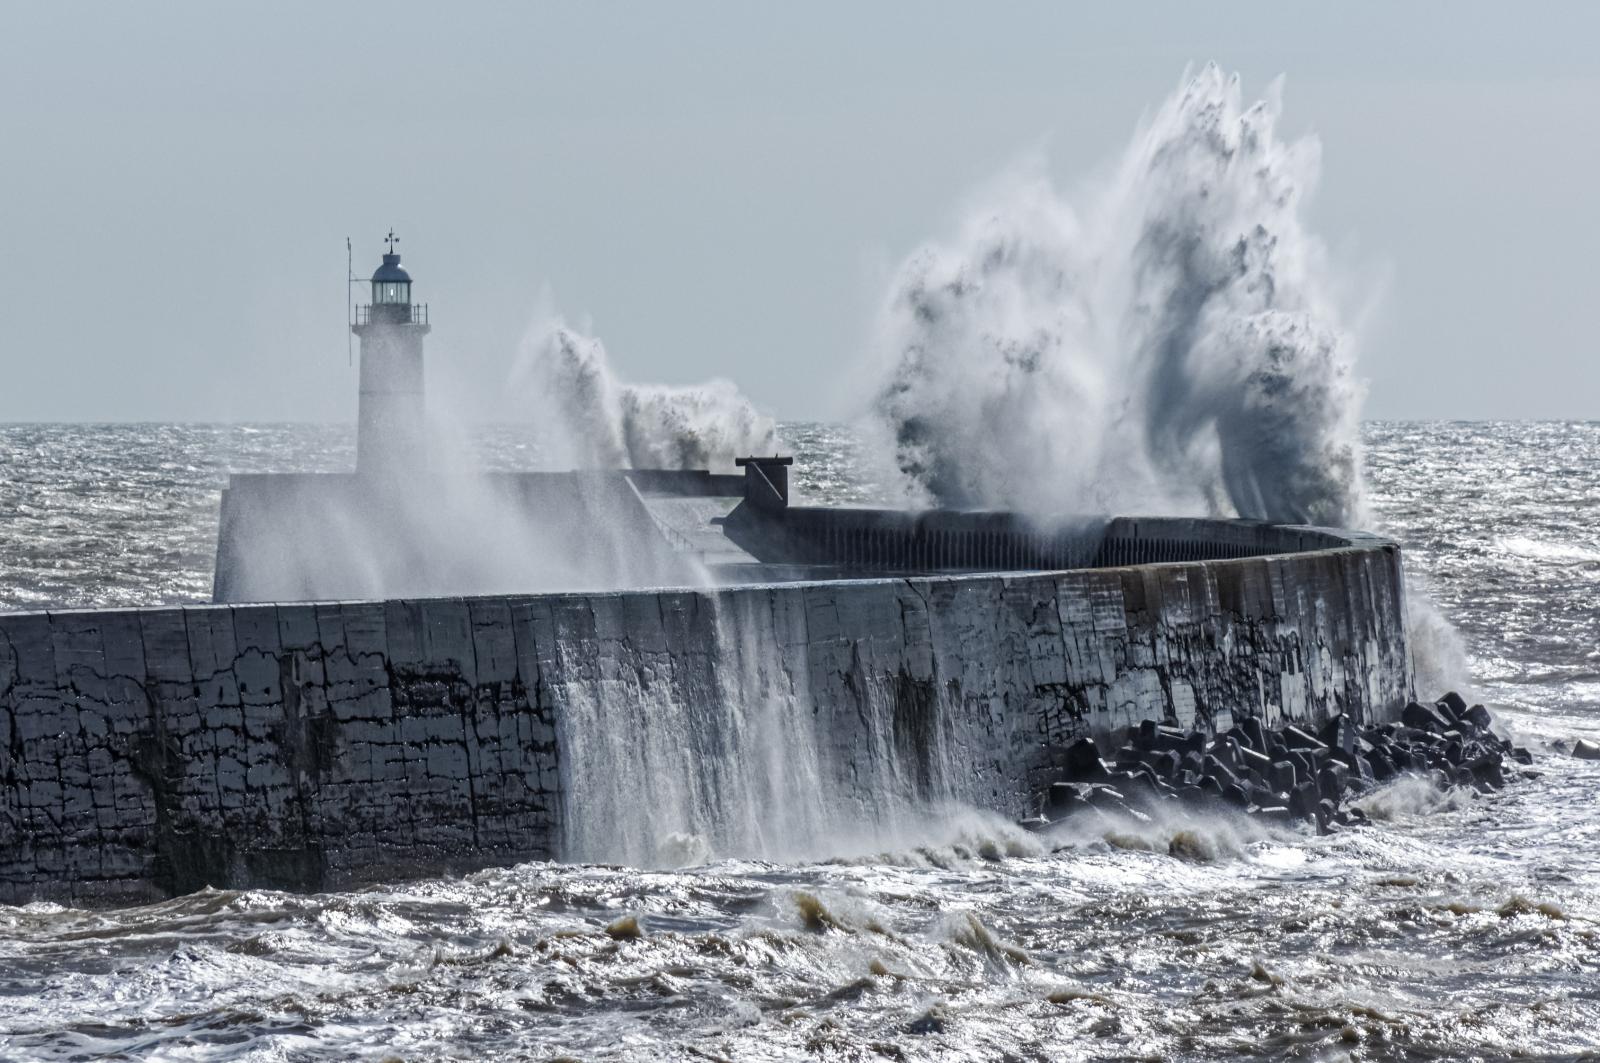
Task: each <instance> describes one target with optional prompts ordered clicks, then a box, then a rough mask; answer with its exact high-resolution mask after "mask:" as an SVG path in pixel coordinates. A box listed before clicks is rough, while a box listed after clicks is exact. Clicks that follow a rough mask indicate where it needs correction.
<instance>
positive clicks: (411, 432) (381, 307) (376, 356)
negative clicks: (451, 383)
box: [350, 229, 429, 477]
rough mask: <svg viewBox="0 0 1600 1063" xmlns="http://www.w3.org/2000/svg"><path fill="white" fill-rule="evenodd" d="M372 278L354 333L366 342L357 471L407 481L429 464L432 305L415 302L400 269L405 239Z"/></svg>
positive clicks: (391, 243) (392, 245)
mask: <svg viewBox="0 0 1600 1063" xmlns="http://www.w3.org/2000/svg"><path fill="white" fill-rule="evenodd" d="M384 243H385V244H386V245H387V246H388V251H386V252H385V253H384V256H383V262H382V264H381V265H379V266H378V268H377V271H376V272H374V273H373V274H372V302H371V304H370V305H367V306H360V307H357V308H356V320H355V323H354V324H353V325H351V326H350V327H351V331H353V332H354V333H355V334H356V335H357V336H359V337H361V398H360V407H359V410H358V412H357V416H356V472H357V473H359V474H362V475H369V476H388V477H393V476H405V475H410V474H414V473H417V472H420V471H421V470H422V469H423V468H425V467H426V465H427V446H426V435H425V428H424V424H423V394H422V338H423V337H424V336H426V335H427V334H428V331H429V325H428V307H427V304H426V303H420V304H419V303H413V302H412V301H411V274H409V273H407V272H406V269H405V267H404V266H402V265H401V264H400V253H399V251H398V250H397V247H398V246H399V243H400V238H399V237H397V236H396V235H395V234H394V230H393V229H391V230H389V235H388V237H387V238H386V239H385V241H384Z"/></svg>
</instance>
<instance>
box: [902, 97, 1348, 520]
mask: <svg viewBox="0 0 1600 1063" xmlns="http://www.w3.org/2000/svg"><path fill="white" fill-rule="evenodd" d="M1279 110H1280V108H1279V100H1278V94H1277V92H1276V88H1275V89H1274V91H1273V92H1272V93H1271V94H1270V95H1269V96H1268V98H1267V99H1265V100H1262V101H1260V102H1257V103H1254V104H1249V105H1246V103H1245V102H1244V99H1243V97H1242V95H1241V91H1240V86H1239V82H1238V79H1237V78H1236V77H1229V76H1226V75H1224V74H1223V73H1222V72H1221V71H1220V70H1218V69H1217V68H1216V67H1215V66H1208V67H1206V68H1205V69H1204V70H1202V71H1200V72H1199V73H1198V74H1197V75H1195V76H1193V77H1192V78H1190V79H1189V80H1188V81H1187V83H1186V84H1185V85H1183V87H1182V88H1181V89H1180V90H1179V91H1178V92H1177V93H1176V94H1175V95H1173V96H1172V97H1171V98H1170V99H1168V100H1167V101H1166V102H1165V103H1164V104H1163V105H1162V106H1161V108H1160V109H1159V110H1158V111H1157V112H1156V113H1155V115H1154V116H1153V117H1152V118H1150V119H1149V120H1148V121H1147V122H1146V123H1145V124H1144V126H1143V128H1141V129H1140V130H1139V131H1138V132H1137V134H1136V135H1135V137H1134V139H1133V141H1132V143H1131V144H1130V145H1129V146H1128V148H1127V150H1126V152H1125V153H1124V154H1123V156H1122V158H1121V159H1120V160H1119V161H1118V162H1117V163H1116V165H1115V166H1114V168H1113V170H1112V171H1111V173H1110V174H1109V177H1108V178H1107V179H1106V180H1104V181H1103V183H1101V184H1099V185H1098V186H1096V187H1093V188H1090V189H1088V190H1086V193H1085V195H1084V196H1083V197H1082V203H1081V205H1079V206H1074V205H1073V204H1072V203H1069V202H1068V201H1067V199H1066V198H1065V197H1064V196H1063V195H1062V194H1061V193H1060V192H1059V191H1058V190H1057V189H1056V187H1055V186H1054V185H1053V184H1052V183H1051V182H1050V180H1049V179H1048V178H1046V177H1045V176H1043V174H1042V173H1040V172H1038V171H1037V169H1034V170H1030V171H1024V172H1020V173H1014V174H1012V175H1011V176H1010V177H1008V178H1007V179H1006V180H1004V181H1002V182H1001V183H1000V185H999V187H998V188H997V189H996V190H994V191H992V192H991V194H990V195H989V196H988V198H987V199H986V200H984V201H983V202H981V203H980V204H979V205H978V206H977V208H976V209H975V210H974V211H973V212H972V213H971V215H970V216H969V217H968V218H967V219H966V221H965V223H964V224H963V225H962V227H961V230H960V232H959V233H958V234H957V236H956V238H955V239H954V240H952V241H950V242H948V243H932V244H928V245H926V246H924V247H922V248H920V249H919V250H917V251H916V252H915V253H913V254H912V255H911V256H910V257H909V258H908V259H907V260H906V261H905V262H904V263H903V265H902V266H901V268H900V270H899V274H898V276H897V278H896V279H895V281H894V284H893V286H892V289H891V291H890V293H889V296H888V299H887V301H886V303H885V305H884V308H883V311H882V316H881V321H880V326H879V336H878V347H879V349H880V350H881V351H882V352H884V360H885V362H886V372H885V377H884V380H883V382H882V384H881V387H880V388H879V390H878V392H877V395H876V400H875V403H874V407H873V415H872V418H871V420H872V427H873V428H874V429H876V431H877V432H878V434H879V438H880V440H881V441H882V443H883V447H884V450H885V451H886V452H888V453H890V454H892V456H893V464H894V471H895V472H896V473H897V474H898V477H897V478H898V482H899V484H900V485H901V488H902V490H903V493H904V495H905V496H906V497H907V498H908V499H910V500H912V501H913V502H917V501H920V502H924V503H931V504H938V505H946V506H992V507H1004V508H1010V509H1018V510H1024V511H1030V512H1034V513H1038V514H1041V515H1044V514H1050V513H1063V512H1080V513H1081V512H1090V511H1100V512H1118V511H1120V512H1130V511H1137V510H1141V509H1142V510H1153V511H1159V512H1168V513H1174V512H1176V513H1200V512H1208V513H1216V514H1224V515H1238V516H1242V517H1254V518H1263V519H1274V520H1286V521H1294V522H1303V523H1319V524H1333V525H1340V524H1351V523H1359V522H1360V521H1361V520H1362V519H1363V518H1364V507H1363V505H1362V493H1361V483H1360V473H1359V470H1360V453H1359V447H1360V443H1359V435H1358V431H1357V427H1358V426H1357V408H1358V406H1359V400H1360V389H1359V387H1358V385H1357V383H1356V381H1355V379H1354V376H1353V374H1352V369H1351V354H1350V347H1351V344H1350V341H1349V337H1348V332H1347V330H1346V329H1345V328H1344V327H1343V326H1342V324H1341V320H1340V314H1339V308H1338V307H1337V306H1336V305H1335V303H1334V300H1333V298H1332V297H1331V295H1330V293H1331V292H1332V291H1333V288H1334V286H1333V285H1332V284H1331V283H1330V281H1329V276H1328V269H1327V267H1326V265H1325V263H1324V256H1323V252H1322V248H1321V246H1320V244H1319V243H1318V241H1317V240H1316V239H1315V238H1314V237H1313V236H1312V235H1311V234H1310V233H1309V232H1308V230H1307V228H1306V225H1305V222H1304V219H1303V217H1302V212H1303V208H1304V203H1305V200H1306V197H1307V196H1308V195H1309V194H1310V192H1311V191H1312V189H1313V187H1314V186H1315V184H1316V178H1317V173H1318V168H1319V148H1318V144H1317V142H1316V141H1315V139H1313V138H1311V137H1304V138H1301V139H1298V140H1285V139H1284V138H1283V137H1282V136H1280V135H1279V133H1278V131H1277V125H1278V116H1279Z"/></svg>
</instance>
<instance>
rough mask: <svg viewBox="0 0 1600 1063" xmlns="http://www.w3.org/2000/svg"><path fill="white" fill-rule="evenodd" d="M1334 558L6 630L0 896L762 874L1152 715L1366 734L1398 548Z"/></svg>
mask: <svg viewBox="0 0 1600 1063" xmlns="http://www.w3.org/2000/svg"><path fill="white" fill-rule="evenodd" d="M1343 542H1344V545H1342V546H1337V547H1335V548H1332V549H1321V550H1317V551H1315V552H1309V553H1300V554H1285V555H1274V556H1264V557H1245V558H1237V559H1230V560H1220V561H1205V562H1188V563H1174V564H1156V565H1144V566H1138V567H1112V568H1100V569H1088V570H1080V571H1070V572H1058V573H1031V574H1015V575H1005V574H996V575H977V576H930V577H918V578H910V579H894V580H889V579H870V580H845V581H827V582H810V583H788V584H778V585H758V586H740V587H728V588H721V589H715V590H663V591H638V592H628V593H610V594H568V595H545V596H530V597H484V598H468V599H461V598H439V599H424V600H417V601H390V602H327V603H304V604H279V605H271V604H249V605H233V606H228V605H214V606H196V607H188V608H164V609H146V610H132V611H100V612H62V613H50V614H16V615H0V902H5V903H19V902H23V901H28V900H32V899H55V900H61V901H66V902H73V903H123V902H132V901H137V900H143V899H149V898H154V897H160V896H166V895H170V894H173V893H177V892H184V891H188V890H193V889H196V888H199V887H201V886H204V885H213V886H219V887H245V886H271V887H282V888H292V889H323V888H338V887H343V886H348V885H353V884H358V883H361V882H367V881H376V880H384V879H390V878H397V877H405V876H409V875H417V874H431V873H437V872H440V871H450V870H463V869H467V868H471V867H476V866H482V865H487V864H495V863H510V862H514V861H519V860H524V859H537V858H563V857H566V858H578V857H581V858H606V859H637V860H648V859H663V858H666V857H665V855H664V854H663V852H662V850H661V849H660V841H661V836H662V835H663V833H665V832H671V831H680V832H685V833H687V834H691V835H696V836H700V837H703V838H705V839H707V840H708V844H710V846H711V848H712V851H734V850H739V849H747V850H755V851H767V850H770V849H772V848H773V847H774V846H776V845H777V844H778V842H779V841H781V840H782V839H781V838H779V837H778V836H777V834H775V833H774V832H772V831H769V830H768V829H767V827H769V826H770V825H772V824H779V823H784V822H785V817H787V818H788V821H787V822H786V826H785V830H784V831H783V832H782V833H783V835H784V836H785V837H787V838H789V839H791V840H792V839H793V838H794V837H796V831H798V832H799V833H800V835H804V834H805V832H806V831H808V830H809V831H811V832H813V833H816V832H817V831H819V830H822V829H824V828H826V829H833V826H834V820H836V819H837V818H838V817H841V816H849V815H852V814H853V815H857V816H860V817H865V818H868V819H870V818H871V817H872V816H873V815H875V814H876V812H877V811H879V810H881V809H884V808H886V807H888V803H899V804H901V805H903V804H905V803H912V804H914V803H916V802H919V801H930V800H942V799H955V800H961V801H966V802H970V803H974V804H977V805H980V806H983V807H988V808H992V809H995V810H997V811H1000V812H1004V813H1007V814H1020V813H1023V812H1025V811H1027V810H1028V806H1029V803H1030V801H1031V800H1032V795H1033V793H1034V792H1035V791H1036V790H1037V788H1038V787H1040V786H1043V785H1045V784H1046V783H1048V782H1049V781H1050V777H1051V774H1052V772H1053V771H1054V768H1055V764H1056V756H1057V751H1058V750H1059V748H1060V746H1061V745H1062V744H1063V743H1064V742H1065V741H1067V740H1068V739H1071V738H1073V737H1076V736H1078V735H1082V734H1092V735H1094V736H1096V737H1097V738H1101V739H1104V740H1106V741H1111V740H1114V739H1115V737H1116V735H1117V734H1118V732H1119V731H1120V730H1121V729H1123V728H1126V727H1128V726H1132V725H1136V724H1137V723H1138V721H1140V720H1141V719H1144V718H1146V717H1158V718H1159V717H1164V716H1171V717H1174V718H1175V719H1176V720H1177V721H1178V722H1179V723H1180V724H1181V725H1183V726H1186V727H1187V726H1191V725H1201V726H1207V725H1209V726H1212V727H1219V728H1220V727H1226V726H1228V725H1229V724H1230V723H1231V722H1232V720H1234V719H1236V718H1238V717H1239V716H1241V715H1250V714H1259V715H1261V716H1264V717H1265V718H1266V719H1267V720H1269V721H1271V722H1273V723H1276V722H1278V721H1281V720H1284V719H1311V720H1317V719H1320V718H1322V717H1325V716H1328V715H1330V714H1332V713H1335V712H1339V711H1346V712H1351V713H1353V714H1355V715H1356V716H1358V717H1364V718H1368V719H1377V718H1383V717H1384V716H1386V715H1387V714H1389V713H1391V712H1393V711H1396V710H1398V708H1399V707H1400V706H1401V705H1402V704H1403V703H1404V702H1405V701H1406V700H1407V698H1408V697H1409V695H1410V693H1411V669H1410V660H1409V655H1408V652H1407V648H1406V642H1405V622H1404V613H1405V605H1404V598H1403V583H1402V574H1401V562H1400V555H1399V551H1398V548H1396V547H1395V546H1394V545H1393V544H1391V543H1387V542H1384V541H1383V540H1378V539H1372V538H1368V537H1352V538H1349V539H1346V540H1343ZM797 751H803V753H804V755H803V756H802V755H800V754H799V752H797ZM817 794H826V795H828V796H827V798H826V801H825V804H826V807H822V804H817V805H816V807H812V805H810V804H808V803H807V802H820V801H821V799H820V798H818V797H817V796H816V795H817ZM778 804H783V805H784V806H785V807H775V806H776V805H778ZM819 817H820V818H819Z"/></svg>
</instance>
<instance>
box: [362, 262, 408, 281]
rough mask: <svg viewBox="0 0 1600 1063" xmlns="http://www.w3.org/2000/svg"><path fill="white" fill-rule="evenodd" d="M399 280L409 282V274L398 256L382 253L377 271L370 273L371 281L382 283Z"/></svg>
mask: <svg viewBox="0 0 1600 1063" xmlns="http://www.w3.org/2000/svg"><path fill="white" fill-rule="evenodd" d="M401 281H403V282H405V283H407V284H410V283H411V274H409V273H407V272H406V268H405V267H404V266H402V265H401V264H400V256H399V255H384V256H383V265H381V266H379V267H378V270H377V272H376V273H374V274H373V275H372V283H374V284H384V283H393V282H401Z"/></svg>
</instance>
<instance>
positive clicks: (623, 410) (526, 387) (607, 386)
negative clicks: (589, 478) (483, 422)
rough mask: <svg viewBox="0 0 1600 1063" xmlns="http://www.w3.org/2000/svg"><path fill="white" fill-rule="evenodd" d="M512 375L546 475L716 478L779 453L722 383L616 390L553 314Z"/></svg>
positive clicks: (606, 365)
mask: <svg viewBox="0 0 1600 1063" xmlns="http://www.w3.org/2000/svg"><path fill="white" fill-rule="evenodd" d="M516 377H517V381H518V383H519V384H520V386H521V390H522V391H524V392H525V393H526V394H527V395H528V398H529V401H530V403H531V404H532V406H533V413H534V415H535V417H536V419H537V425H538V428H539V440H540V446H541V452H542V454H543V455H544V460H545V462H546V463H547V464H548V465H549V466H551V467H553V468H580V469H587V468H595V469H616V468H633V469H708V468H709V469H714V470H724V471H725V470H729V469H731V468H732V467H733V459H734V458H735V457H738V456H740V455H744V454H771V453H775V452H776V451H777V449H778V447H779V442H778V433H777V425H776V424H775V423H774V422H773V420H772V419H771V418H770V417H766V416H764V415H763V414H761V413H759V412H758V411H757V410H756V409H755V407H754V406H753V405H751V403H750V401H749V400H748V399H746V398H745V397H744V396H743V395H742V394H740V392H739V389H738V388H737V387H735V386H734V385H733V384H732V383H730V382H729V381H726V380H712V381H709V382H708V383H705V384H700V385H696V386H689V387H673V386H669V385H665V384H629V383H624V382H623V381H622V380H620V379H619V378H618V377H617V375H616V373H615V371H613V369H612V368H611V362H610V359H609V358H608V357H607V355H606V349H605V345H604V344H602V343H601V342H600V340H599V339H597V338H596V337H594V336H589V335H585V334H584V333H582V332H580V331H578V330H576V329H573V328H570V327H568V326H567V324H566V323H565V322H564V321H562V320H561V319H560V318H558V317H552V318H550V319H548V320H546V321H545V322H543V323H542V324H540V325H539V326H537V327H536V328H535V329H534V330H533V331H532V333H531V334H530V336H529V339H528V340H527V342H526V343H525V344H524V346H523V352H522V357H521V359H520V360H519V364H518V368H517V374H516Z"/></svg>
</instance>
